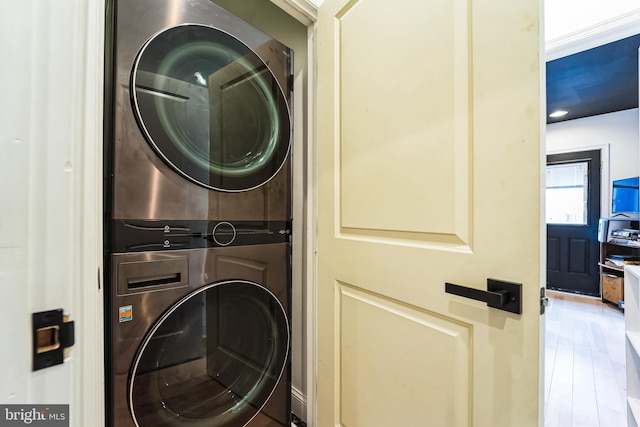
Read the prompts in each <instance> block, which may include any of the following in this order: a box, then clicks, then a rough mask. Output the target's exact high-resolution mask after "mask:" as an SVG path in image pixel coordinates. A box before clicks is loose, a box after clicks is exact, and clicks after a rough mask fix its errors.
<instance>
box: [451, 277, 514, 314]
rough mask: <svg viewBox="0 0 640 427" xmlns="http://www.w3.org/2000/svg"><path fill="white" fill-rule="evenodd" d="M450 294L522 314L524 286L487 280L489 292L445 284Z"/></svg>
mask: <svg viewBox="0 0 640 427" xmlns="http://www.w3.org/2000/svg"><path fill="white" fill-rule="evenodd" d="M444 290H445V292H446V293H448V294H454V295H459V296H461V297H465V298H471V299H474V300H477V301H482V302H486V303H487V305H488V306H489V307H492V308H498V309H500V310H505V311H509V312H511V313H516V314H522V284H521V283H513V282H505V281H503V280H496V279H487V290H486V291H483V290H481V289H476V288H469V287H466V286H460V285H456V284H453V283H445V284H444Z"/></svg>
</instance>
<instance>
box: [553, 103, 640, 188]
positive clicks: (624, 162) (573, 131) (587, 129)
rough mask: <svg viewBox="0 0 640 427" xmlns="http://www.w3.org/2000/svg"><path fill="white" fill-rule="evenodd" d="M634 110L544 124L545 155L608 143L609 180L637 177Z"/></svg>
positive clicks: (638, 158)
mask: <svg viewBox="0 0 640 427" xmlns="http://www.w3.org/2000/svg"><path fill="white" fill-rule="evenodd" d="M638 113H639V112H638V109H637V108H633V109H630V110H624V111H618V112H615V113H609V114H601V115H599V116H593V117H585V118H584V119H575V120H567V121H565V122H560V123H553V124H550V125H547V153H551V152H559V151H579V150H580V149H582V148H591V147H595V146H600V145H604V144H609V166H610V178H611V179H612V180H614V179H619V178H627V177H630V176H636V175H640V151H639V149H638V133H639V127H638V126H639V124H638Z"/></svg>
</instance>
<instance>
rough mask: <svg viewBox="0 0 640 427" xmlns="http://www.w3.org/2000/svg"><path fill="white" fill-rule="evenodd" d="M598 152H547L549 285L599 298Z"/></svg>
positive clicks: (599, 196)
mask: <svg viewBox="0 0 640 427" xmlns="http://www.w3.org/2000/svg"><path fill="white" fill-rule="evenodd" d="M600 165H601V162H600V150H590V151H580V152H572V153H562V154H551V155H548V156H547V172H546V175H547V176H546V178H547V185H546V223H547V289H551V290H558V291H564V292H570V293H576V294H582V295H589V296H594V297H599V296H600V270H599V268H598V261H599V258H600V249H599V244H598V238H597V235H598V220H599V219H600V198H601V194H600V193H601V192H600V188H601V184H600V181H601V167H600Z"/></svg>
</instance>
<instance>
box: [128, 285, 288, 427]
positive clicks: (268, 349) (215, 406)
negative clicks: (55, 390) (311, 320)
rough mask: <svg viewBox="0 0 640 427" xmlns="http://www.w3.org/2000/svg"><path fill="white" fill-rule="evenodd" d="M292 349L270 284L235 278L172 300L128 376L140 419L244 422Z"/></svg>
mask: <svg viewBox="0 0 640 427" xmlns="http://www.w3.org/2000/svg"><path fill="white" fill-rule="evenodd" d="M288 352H289V324H288V321H287V316H286V313H285V310H284V308H283V307H282V305H281V304H280V302H279V301H278V299H277V298H276V297H275V296H274V294H273V293H271V291H269V290H268V289H266V288H264V287H263V286H261V285H258V284H256V283H252V282H247V281H240V280H233V281H225V282H220V283H215V284H210V285H207V286H204V287H202V288H200V289H198V290H196V291H194V292H192V293H191V294H189V295H187V296H185V297H184V298H182V299H181V300H180V301H178V302H177V303H176V304H175V305H174V306H173V307H171V308H170V309H169V310H168V311H167V312H166V313H165V314H164V315H163V316H162V317H161V318H160V319H159V320H158V321H157V322H156V324H155V325H154V327H153V328H151V330H150V331H149V333H148V334H147V336H146V337H145V339H144V340H143V342H142V344H141V346H140V348H139V350H138V353H137V355H136V357H135V359H134V364H133V366H132V369H131V373H130V377H129V387H128V389H129V391H128V393H129V408H130V410H131V415H132V417H133V419H134V421H135V423H136V425H137V426H155V425H163V426H203V427H204V426H207V427H212V426H244V425H246V424H247V423H248V422H249V421H250V420H251V419H252V418H253V417H255V416H256V414H258V413H259V412H260V411H261V410H262V408H263V406H264V405H265V403H266V402H267V401H268V400H269V398H270V396H271V394H272V393H273V390H274V389H275V387H276V385H277V383H278V381H279V380H280V377H281V376H282V374H283V372H284V369H285V367H286V365H287V360H288Z"/></svg>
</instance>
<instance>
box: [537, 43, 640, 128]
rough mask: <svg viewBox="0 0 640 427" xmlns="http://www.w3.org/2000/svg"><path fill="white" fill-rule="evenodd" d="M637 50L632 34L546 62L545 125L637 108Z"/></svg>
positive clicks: (637, 45)
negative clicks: (552, 115)
mask: <svg viewBox="0 0 640 427" xmlns="http://www.w3.org/2000/svg"><path fill="white" fill-rule="evenodd" d="M639 47H640V34H636V35H634V36H631V37H626V38H623V39H621V40H618V41H615V42H612V43H608V44H605V45H602V46H598V47H595V48H592V49H589V50H585V51H582V52H578V53H575V54H573V55H569V56H565V57H562V58H559V59H555V60H553V61H549V62H547V72H546V79H547V124H549V123H557V122H561V121H566V120H572V119H578V118H582V117H589V116H595V115H598V114H605V113H612V112H615V111H621V110H627V109H630V108H637V107H638V48H639ZM556 110H565V111H568V114H567V115H565V116H564V117H560V118H555V119H554V118H550V117H549V116H548V115H549V114H550V113H552V112H553V111H556Z"/></svg>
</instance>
